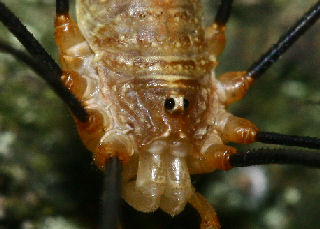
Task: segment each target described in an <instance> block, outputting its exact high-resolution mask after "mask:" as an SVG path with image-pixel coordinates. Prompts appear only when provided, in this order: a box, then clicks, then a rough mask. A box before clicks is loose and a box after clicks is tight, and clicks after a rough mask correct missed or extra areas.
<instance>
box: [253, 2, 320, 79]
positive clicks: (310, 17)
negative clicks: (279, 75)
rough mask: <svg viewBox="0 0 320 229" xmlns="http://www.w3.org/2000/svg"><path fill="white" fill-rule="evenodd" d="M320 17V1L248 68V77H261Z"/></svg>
mask: <svg viewBox="0 0 320 229" xmlns="http://www.w3.org/2000/svg"><path fill="white" fill-rule="evenodd" d="M319 17H320V1H318V2H317V3H316V4H315V5H314V6H313V7H311V8H310V10H309V11H308V12H306V13H305V14H304V15H303V17H302V18H301V19H300V20H298V22H297V23H296V24H295V25H294V26H292V27H291V28H290V29H289V31H288V32H287V33H286V34H284V35H283V36H281V38H280V39H279V41H278V42H277V43H276V44H275V45H273V46H272V47H271V48H270V49H269V50H268V51H267V52H266V53H265V54H264V55H263V56H262V57H261V58H260V59H259V60H258V61H257V62H256V63H254V64H253V65H252V66H251V67H250V68H249V70H248V73H247V77H250V78H254V79H256V78H258V77H260V76H261V75H262V74H263V73H264V72H265V71H266V70H267V69H269V68H270V67H271V65H272V64H273V63H274V62H276V61H277V60H278V59H279V57H280V56H281V55H282V54H284V53H285V52H286V51H287V50H288V48H290V47H291V46H292V45H293V44H294V42H296V41H297V40H298V39H299V38H300V37H301V35H303V34H304V33H305V32H306V31H307V30H308V29H309V28H310V27H311V26H312V25H313V24H314V23H315V22H316V21H317V20H318V19H319Z"/></svg>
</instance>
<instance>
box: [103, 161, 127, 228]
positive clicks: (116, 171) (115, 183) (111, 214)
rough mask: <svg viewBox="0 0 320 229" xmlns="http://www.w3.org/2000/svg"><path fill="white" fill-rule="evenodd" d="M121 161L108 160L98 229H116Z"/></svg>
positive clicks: (119, 197)
mask: <svg viewBox="0 0 320 229" xmlns="http://www.w3.org/2000/svg"><path fill="white" fill-rule="evenodd" d="M121 170H122V165H121V161H120V160H119V159H118V158H116V157H114V158H110V159H109V160H108V162H107V164H106V168H105V178H104V190H103V197H102V199H103V205H102V215H101V220H100V229H117V228H118V220H119V209H120V200H121Z"/></svg>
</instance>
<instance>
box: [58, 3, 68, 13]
mask: <svg viewBox="0 0 320 229" xmlns="http://www.w3.org/2000/svg"><path fill="white" fill-rule="evenodd" d="M68 12H69V0H56V13H57V14H67V13H68Z"/></svg>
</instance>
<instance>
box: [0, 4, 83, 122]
mask: <svg viewBox="0 0 320 229" xmlns="http://www.w3.org/2000/svg"><path fill="white" fill-rule="evenodd" d="M0 21H1V22H2V23H3V24H4V25H5V26H6V27H7V28H8V29H9V30H10V32H11V33H12V34H13V35H14V36H15V37H16V38H17V39H18V40H19V41H20V42H21V44H22V45H23V46H24V47H25V48H26V49H27V51H28V52H29V53H30V54H31V56H32V57H33V58H35V61H36V62H38V64H39V65H41V66H42V67H40V68H43V69H45V68H47V69H48V70H47V71H46V74H41V75H40V76H41V77H42V78H43V79H44V80H45V81H46V82H47V83H48V84H49V85H50V87H51V88H52V89H53V90H54V91H55V92H56V93H57V95H59V97H60V98H61V99H62V100H63V101H64V102H65V103H66V104H67V105H68V106H69V108H70V109H71V111H72V113H73V114H74V115H75V116H76V117H77V118H78V119H79V120H80V121H83V122H84V121H86V120H87V119H88V115H87V113H86V111H85V109H84V108H83V107H82V105H81V103H80V102H79V101H78V100H77V99H76V98H75V96H74V95H73V94H72V93H71V92H70V91H69V90H68V89H67V88H66V87H65V86H64V85H63V83H62V82H61V81H60V79H59V78H60V76H61V75H62V71H61V69H60V67H59V66H58V65H57V63H56V62H55V61H54V60H53V59H52V58H51V57H50V56H49V54H48V53H47V52H46V51H45V50H44V48H43V47H42V46H41V45H40V44H39V42H38V41H37V40H36V39H35V38H34V36H33V35H32V34H31V33H30V32H29V31H28V30H27V29H26V27H25V26H24V25H23V24H22V23H21V22H20V20H19V19H18V18H17V17H16V16H15V15H14V14H13V13H12V12H11V11H10V10H9V9H8V8H7V7H6V6H5V5H4V4H3V3H1V2H0Z"/></svg>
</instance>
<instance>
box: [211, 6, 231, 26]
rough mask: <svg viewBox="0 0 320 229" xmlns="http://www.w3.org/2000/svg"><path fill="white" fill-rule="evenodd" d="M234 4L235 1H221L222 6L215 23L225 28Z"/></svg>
mask: <svg viewBox="0 0 320 229" xmlns="http://www.w3.org/2000/svg"><path fill="white" fill-rule="evenodd" d="M232 2H233V0H221V3H220V6H219V8H218V12H217V15H216V18H215V23H216V24H218V25H220V26H224V25H225V24H226V23H227V21H228V19H229V17H230V13H231V8H232Z"/></svg>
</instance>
